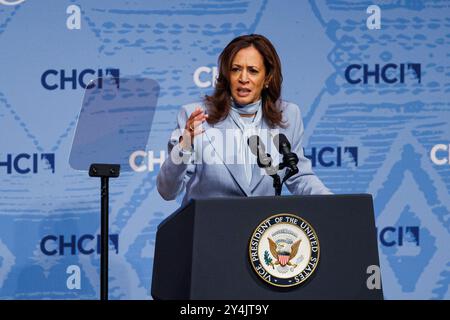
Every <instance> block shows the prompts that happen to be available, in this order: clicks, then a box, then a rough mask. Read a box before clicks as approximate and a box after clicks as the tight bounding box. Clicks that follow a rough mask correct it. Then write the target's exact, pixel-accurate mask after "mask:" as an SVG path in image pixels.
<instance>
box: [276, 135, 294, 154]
mask: <svg viewBox="0 0 450 320" xmlns="http://www.w3.org/2000/svg"><path fill="white" fill-rule="evenodd" d="M273 142H274V145H275V147H276V148H277V149H278V152H279V153H282V148H281V146H282V145H285V146H287V147H288V148H289V149H290V148H291V144H290V143H289V140H288V138H286V136H285V135H284V134H283V133H279V134H277V135H276V136H275V137H273Z"/></svg>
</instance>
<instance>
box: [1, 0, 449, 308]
mask: <svg viewBox="0 0 450 320" xmlns="http://www.w3.org/2000/svg"><path fill="white" fill-rule="evenodd" d="M371 5H376V6H377V7H375V9H374V8H373V7H370V6H371ZM248 33H260V34H263V35H265V36H267V37H268V38H269V39H270V40H271V41H272V42H273V43H274V45H275V47H276V48H277V50H278V53H279V55H280V57H281V60H282V65H283V74H284V87H283V97H284V99H285V100H288V101H292V102H294V103H296V104H298V105H299V106H300V109H301V112H302V115H303V119H304V124H305V137H304V149H305V154H306V155H307V156H308V157H310V158H311V160H312V163H313V166H314V169H315V172H316V173H317V175H318V176H319V177H320V178H321V179H322V180H323V181H324V182H325V184H326V185H327V186H328V187H330V189H331V190H332V191H333V192H334V193H371V194H372V195H373V198H374V204H375V213H376V225H377V236H378V242H379V252H380V266H381V273H382V280H383V288H384V294H385V297H386V298H387V299H449V298H450V290H449V284H450V250H449V248H448V247H449V243H450V213H449V211H450V197H449V192H450V160H449V159H450V99H449V97H450V64H449V61H450V59H449V57H450V49H449V48H450V46H449V44H450V1H448V0H402V1H399V0H380V1H364V0H355V1H340V0H334V1H332V0H328V1H326V0H317V1H314V0H310V1H306V0H305V1H275V0H252V1H242V0H228V1H226V0H192V1H187V0H184V1H183V0H181V1H180V0H173V1H129V0H127V1H124V0H116V1H107V0H97V1H89V0H72V1H71V0H59V1H49V0H45V1H44V0H39V1H37V0H0V61H1V73H0V130H1V136H2V138H1V140H0V181H1V183H0V190H1V191H0V298H2V299H44V298H45V299H97V298H98V297H99V291H100V286H99V265H100V260H99V254H98V252H99V248H98V244H99V241H98V235H99V232H100V227H99V222H100V205H99V203H100V202H99V181H98V180H97V179H94V178H89V177H88V175H87V172H83V171H77V170H74V169H72V168H71V167H70V166H69V155H70V151H71V147H72V141H73V139H74V134H75V129H76V126H77V120H78V116H79V112H80V108H81V104H82V101H83V97H84V93H85V87H86V85H87V84H88V83H89V81H90V80H92V79H97V78H102V77H106V76H114V77H119V78H122V77H142V78H148V79H153V80H155V81H156V82H157V83H158V85H159V89H160V92H159V97H158V101H157V106H156V111H155V114H154V117H153V123H152V129H151V132H150V137H149V139H148V143H147V147H146V148H145V149H143V150H135V151H136V152H133V153H132V154H130V162H131V163H132V164H134V165H132V166H133V167H134V170H132V171H130V172H123V173H122V174H121V176H120V178H119V179H114V180H111V182H110V189H111V193H110V206H111V209H110V233H111V236H110V243H111V247H110V281H109V286H110V298H111V299H151V296H150V287H151V275H152V265H153V254H154V245H155V233H156V228H157V225H158V224H159V223H160V222H161V221H162V220H163V219H164V218H165V217H167V216H168V215H169V214H170V213H171V212H173V211H174V210H175V209H176V208H178V206H179V205H180V202H181V198H180V199H177V201H172V202H166V201H164V200H163V199H162V198H161V197H160V196H159V194H158V192H157V190H156V188H155V185H156V183H155V179H156V175H157V173H158V170H159V168H160V164H161V162H162V161H163V160H164V158H165V157H166V156H167V152H166V146H167V139H168V138H169V135H170V133H171V131H172V130H173V129H174V127H175V120H176V114H177V111H178V109H179V108H180V106H181V105H182V104H186V103H190V102H194V101H199V100H200V99H201V97H202V96H203V95H204V94H208V93H211V92H212V90H213V83H214V77H215V75H216V72H217V69H216V66H217V56H218V54H219V53H220V52H221V50H222V49H223V48H224V46H225V45H226V44H227V43H228V42H229V41H230V40H231V39H233V38H234V37H236V36H238V35H242V34H248Z"/></svg>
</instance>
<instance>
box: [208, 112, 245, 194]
mask: <svg viewBox="0 0 450 320" xmlns="http://www.w3.org/2000/svg"><path fill="white" fill-rule="evenodd" d="M231 121H232V120H231V119H230V117H227V118H226V119H225V120H223V121H221V122H219V123H217V124H215V125H213V126H210V125H209V124H207V123H206V125H204V127H205V136H206V138H207V139H208V142H209V143H210V144H211V146H212V147H213V148H214V151H215V155H214V156H216V157H218V158H219V159H220V161H221V162H222V163H223V164H224V165H225V167H226V168H227V170H228V172H229V173H230V175H231V176H232V177H233V179H234V181H236V183H237V184H238V185H239V188H240V189H241V190H242V192H243V193H244V194H245V195H246V196H249V195H250V194H251V192H250V189H249V185H248V183H247V180H246V179H245V171H244V167H243V165H242V164H238V163H237V162H236V154H235V153H234V150H226V148H225V143H226V141H225V139H226V138H227V135H226V131H227V129H230V130H232V129H233V127H234V125H233V124H232V123H231ZM212 130H218V131H217V132H215V133H213V132H212ZM219 132H220V134H219ZM216 135H217V136H216ZM233 145H234V143H233Z"/></svg>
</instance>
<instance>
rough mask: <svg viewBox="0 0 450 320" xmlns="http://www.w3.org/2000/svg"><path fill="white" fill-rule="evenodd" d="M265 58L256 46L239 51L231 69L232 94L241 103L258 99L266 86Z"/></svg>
mask: <svg viewBox="0 0 450 320" xmlns="http://www.w3.org/2000/svg"><path fill="white" fill-rule="evenodd" d="M265 79H266V68H265V67H264V58H263V57H262V55H261V54H260V53H259V51H258V50H256V49H255V48H254V47H252V46H250V47H247V48H244V49H241V50H239V51H238V53H237V54H236V55H235V57H234V59H233V61H232V63H231V70H230V85H231V96H232V97H233V99H234V101H235V102H236V103H238V104H240V105H246V104H249V103H253V102H255V101H258V100H259V99H260V98H261V92H262V90H263V88H264V82H265Z"/></svg>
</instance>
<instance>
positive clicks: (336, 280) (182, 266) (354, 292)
mask: <svg viewBox="0 0 450 320" xmlns="http://www.w3.org/2000/svg"><path fill="white" fill-rule="evenodd" d="M278 214H290V215H294V216H297V217H299V218H301V219H303V220H304V221H307V222H308V223H309V225H310V226H311V227H312V228H314V230H315V233H316V235H317V239H318V243H319V246H320V257H319V259H318V263H317V266H315V270H314V272H313V273H312V274H311V275H310V276H309V278H307V279H306V280H305V281H303V282H301V283H300V284H298V285H295V286H292V287H278V286H274V285H271V284H270V283H267V281H264V280H263V279H262V278H261V277H260V276H259V275H258V274H257V272H256V271H255V268H254V266H253V265H252V263H251V259H250V252H249V245H250V239H251V238H252V235H254V232H255V229H257V228H258V226H259V225H260V223H261V222H262V221H265V220H267V219H268V218H269V217H273V216H275V215H278ZM266 258H267V259H266ZM264 259H266V263H267V264H268V265H269V262H270V261H273V257H272V260H269V258H268V257H265V258H264ZM279 260H280V261H282V259H281V258H280V259H279ZM284 262H285V263H286V261H284ZM372 265H376V266H379V258H378V246H377V237H376V229H375V217H374V212H373V203H372V197H371V195H368V194H358V195H326V196H325V195H311V196H282V197H251V198H214V199H206V200H192V201H191V202H190V203H188V204H187V205H186V206H185V207H183V208H180V209H179V210H177V211H176V212H175V213H173V214H172V215H170V216H169V217H168V218H167V219H165V220H164V221H163V222H162V223H161V224H160V225H159V227H158V231H157V235H156V249H155V257H154V265H153V280H152V296H153V298H155V299H164V300H165V299H177V300H178V299H183V300H184V299H194V300H197V299H217V300H236V299H249V300H260V299H265V300H278V299H281V300H284V299H383V293H382V290H381V289H369V288H368V286H367V282H368V281H367V280H368V278H369V277H370V276H371V274H368V273H367V269H368V267H369V266H372ZM272 267H273V268H274V270H275V265H273V266H272ZM277 267H279V266H277ZM270 270H271V269H270Z"/></svg>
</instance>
